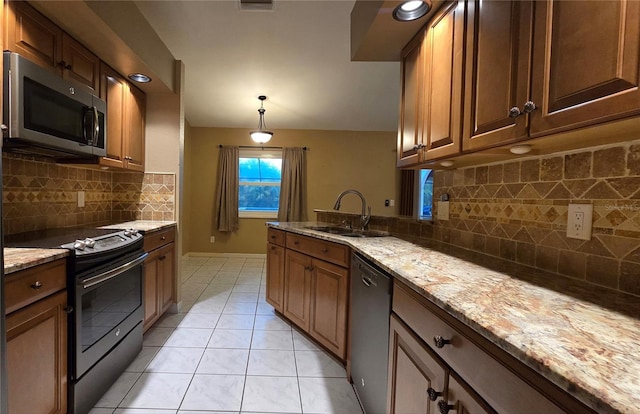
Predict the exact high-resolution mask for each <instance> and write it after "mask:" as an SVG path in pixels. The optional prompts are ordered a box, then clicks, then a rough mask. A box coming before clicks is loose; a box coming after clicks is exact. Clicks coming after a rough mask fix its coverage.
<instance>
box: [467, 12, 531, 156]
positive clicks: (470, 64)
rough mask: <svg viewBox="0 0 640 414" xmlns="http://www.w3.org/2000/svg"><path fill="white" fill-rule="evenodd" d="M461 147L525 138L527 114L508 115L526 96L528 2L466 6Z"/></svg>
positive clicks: (481, 145)
mask: <svg viewBox="0 0 640 414" xmlns="http://www.w3.org/2000/svg"><path fill="white" fill-rule="evenodd" d="M467 13H468V27H467V45H466V67H465V79H466V80H465V85H468V86H467V87H465V96H464V99H465V102H464V108H465V109H464V127H463V128H464V129H463V138H462V139H463V141H462V147H463V150H465V151H467V150H478V149H483V148H487V147H491V146H496V145H501V144H505V143H508V142H514V141H517V140H520V139H526V138H527V137H528V123H527V121H528V117H527V116H526V115H522V116H517V117H515V118H512V117H510V116H509V110H510V109H511V108H513V107H518V108H519V109H520V110H524V109H523V105H524V103H525V102H526V101H528V100H529V79H530V67H531V39H532V38H531V25H532V18H533V4H532V2H530V1H519V0H515V1H480V0H474V1H471V2H469V3H468V4H467Z"/></svg>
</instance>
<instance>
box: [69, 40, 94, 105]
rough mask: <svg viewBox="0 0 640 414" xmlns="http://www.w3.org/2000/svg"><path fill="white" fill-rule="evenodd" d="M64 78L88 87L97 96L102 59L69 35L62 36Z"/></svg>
mask: <svg viewBox="0 0 640 414" xmlns="http://www.w3.org/2000/svg"><path fill="white" fill-rule="evenodd" d="M60 66H61V67H62V77H63V78H65V79H68V80H70V81H72V82H76V83H78V84H81V85H84V86H86V87H87V88H88V89H89V91H90V92H91V93H93V94H95V95H97V94H98V88H99V87H100V59H98V57H97V56H96V55H94V54H93V53H91V52H90V51H89V49H87V48H86V47H84V46H82V45H81V44H80V43H78V42H77V41H76V40H75V39H74V38H72V37H71V36H69V35H67V34H63V35H62V61H61V62H60Z"/></svg>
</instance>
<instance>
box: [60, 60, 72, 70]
mask: <svg viewBox="0 0 640 414" xmlns="http://www.w3.org/2000/svg"><path fill="white" fill-rule="evenodd" d="M58 66H60V67H61V68H62V69H66V70H71V65H70V64H69V63H67V62H65V61H64V60H61V61H60V62H58Z"/></svg>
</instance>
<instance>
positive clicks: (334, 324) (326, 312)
mask: <svg viewBox="0 0 640 414" xmlns="http://www.w3.org/2000/svg"><path fill="white" fill-rule="evenodd" d="M311 266H312V277H311V324H310V326H309V334H310V335H311V336H312V337H314V338H315V339H316V340H317V341H318V342H320V343H321V344H322V345H324V346H325V347H327V349H329V350H330V351H332V352H333V353H334V354H336V356H338V357H339V358H341V359H345V357H346V331H347V298H348V291H347V289H348V285H349V283H348V282H349V280H348V278H349V271H348V270H347V269H345V268H342V267H339V266H336V265H333V264H330V263H326V262H323V261H321V260H315V259H314V260H313V261H312V264H311Z"/></svg>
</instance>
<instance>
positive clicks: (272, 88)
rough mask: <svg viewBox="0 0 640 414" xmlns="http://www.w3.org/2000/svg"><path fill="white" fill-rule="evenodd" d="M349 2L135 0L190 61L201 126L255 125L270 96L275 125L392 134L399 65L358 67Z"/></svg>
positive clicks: (189, 95)
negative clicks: (248, 6)
mask: <svg viewBox="0 0 640 414" xmlns="http://www.w3.org/2000/svg"><path fill="white" fill-rule="evenodd" d="M353 4H354V2H353V1H351V0H295V1H291V0H288V1H285V0H274V7H273V10H272V11H246V10H240V6H239V1H238V0H213V1H136V5H137V7H138V8H139V10H140V11H141V13H142V14H143V15H144V16H145V18H146V19H147V20H148V21H149V23H150V24H151V26H152V27H153V28H154V29H155V30H156V32H157V34H158V36H159V37H160V38H161V39H162V41H163V42H164V43H165V44H166V46H167V47H168V48H169V50H170V51H171V53H172V54H173V56H174V57H175V58H176V59H178V60H182V61H183V62H184V64H185V69H186V71H185V73H186V80H185V84H186V85H185V113H186V118H187V120H188V122H189V123H190V124H191V126H194V127H230V128H255V127H257V125H258V112H257V110H258V108H259V106H260V101H259V100H258V99H257V96H258V95H267V97H268V100H267V101H266V102H265V109H266V113H265V121H266V123H267V126H268V127H269V129H271V130H273V131H275V132H277V130H278V129H320V130H355V131H358V130H362V131H395V130H397V122H398V102H399V80H400V64H399V63H398V62H351V61H350V56H351V51H350V13H351V9H352V7H353Z"/></svg>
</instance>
